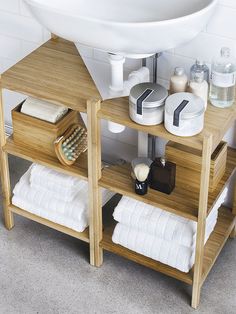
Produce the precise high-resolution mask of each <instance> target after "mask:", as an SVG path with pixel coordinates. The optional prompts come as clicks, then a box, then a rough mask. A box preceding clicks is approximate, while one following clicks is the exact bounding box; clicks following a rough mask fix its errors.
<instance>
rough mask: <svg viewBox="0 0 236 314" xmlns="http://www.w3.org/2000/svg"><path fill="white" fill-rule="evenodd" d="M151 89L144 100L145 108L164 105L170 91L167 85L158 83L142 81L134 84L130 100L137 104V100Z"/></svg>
mask: <svg viewBox="0 0 236 314" xmlns="http://www.w3.org/2000/svg"><path fill="white" fill-rule="evenodd" d="M147 90H150V91H151V92H150V93H148V94H147V95H148V96H147V97H146V98H145V99H144V100H143V101H142V106H143V108H154V107H159V106H162V105H163V103H164V101H165V99H166V97H167V96H168V91H167V89H166V88H165V87H163V86H161V85H159V84H156V83H140V84H137V85H135V86H133V87H132V88H131V90H130V95H129V101H130V102H131V103H132V104H135V105H136V104H137V100H138V99H140V97H141V96H142V95H143V94H144V93H145V91H147Z"/></svg>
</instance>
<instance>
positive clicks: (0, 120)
mask: <svg viewBox="0 0 236 314" xmlns="http://www.w3.org/2000/svg"><path fill="white" fill-rule="evenodd" d="M0 83H1V76H0ZM5 144H6V135H5V119H4V104H3V99H2V88H1V85H0V167H1V183H2V192H3V215H4V222H5V226H6V228H7V229H8V230H10V229H12V228H13V226H14V219H13V214H12V213H11V211H10V210H9V204H10V202H11V199H10V198H11V184H10V175H9V165H8V154H7V152H5V151H4V150H3V147H4V146H5Z"/></svg>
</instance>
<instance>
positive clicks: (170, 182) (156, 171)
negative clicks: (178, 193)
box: [149, 157, 176, 194]
mask: <svg viewBox="0 0 236 314" xmlns="http://www.w3.org/2000/svg"><path fill="white" fill-rule="evenodd" d="M175 176H176V164H174V163H173V162H170V161H167V160H166V159H165V158H164V157H161V158H156V159H155V160H154V161H153V163H152V164H151V167H150V173H149V186H150V188H151V189H154V190H157V191H160V192H163V193H166V194H171V192H172V191H173V189H174V188H175Z"/></svg>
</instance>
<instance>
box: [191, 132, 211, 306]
mask: <svg viewBox="0 0 236 314" xmlns="http://www.w3.org/2000/svg"><path fill="white" fill-rule="evenodd" d="M211 150H212V136H211V135H208V134H207V135H205V136H204V139H203V150H202V170H201V188H200V194H199V210H198V222H197V239H196V251H195V264H194V275H193V292H192V307H193V308H195V309H196V308H197V307H198V305H199V302H200V294H201V286H202V270H203V256H204V239H205V228H206V217H207V203H208V189H209V176H210V163H211Z"/></svg>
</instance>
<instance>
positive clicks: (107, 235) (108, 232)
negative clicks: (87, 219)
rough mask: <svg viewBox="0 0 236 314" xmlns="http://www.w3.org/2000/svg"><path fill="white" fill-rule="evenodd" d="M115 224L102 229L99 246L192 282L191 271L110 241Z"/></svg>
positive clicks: (188, 282) (189, 282) (186, 281)
mask: <svg viewBox="0 0 236 314" xmlns="http://www.w3.org/2000/svg"><path fill="white" fill-rule="evenodd" d="M114 227H115V224H114V222H113V225H112V226H110V227H107V228H105V229H104V231H103V239H102V241H101V244H100V245H101V247H102V248H103V249H104V250H106V251H109V252H111V253H114V254H117V255H120V256H122V257H125V258H127V259H129V260H131V261H133V262H136V263H139V264H141V265H143V266H146V267H149V268H151V269H153V270H155V271H158V272H160V273H163V274H165V275H167V276H170V277H173V278H175V279H178V280H180V281H183V282H185V283H187V284H189V285H192V283H193V279H192V278H193V276H192V273H191V272H189V273H183V272H181V271H179V270H177V269H175V268H173V267H170V266H168V265H165V264H162V263H159V262H157V261H155V260H153V259H151V258H149V257H146V256H143V255H141V254H138V253H136V252H133V251H131V250H129V249H127V248H125V247H123V246H121V245H119V244H115V243H113V242H112V234H113V230H114Z"/></svg>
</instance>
